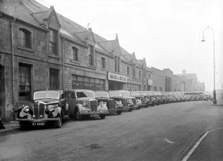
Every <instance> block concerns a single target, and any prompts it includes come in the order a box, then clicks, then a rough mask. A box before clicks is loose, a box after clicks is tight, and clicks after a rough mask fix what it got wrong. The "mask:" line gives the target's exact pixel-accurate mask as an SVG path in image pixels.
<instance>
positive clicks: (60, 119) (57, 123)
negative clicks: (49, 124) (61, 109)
mask: <svg viewBox="0 0 223 161" xmlns="http://www.w3.org/2000/svg"><path fill="white" fill-rule="evenodd" d="M58 118H59V120H58V121H56V124H55V127H56V128H60V127H61V126H62V116H61V115H59V116H58Z"/></svg>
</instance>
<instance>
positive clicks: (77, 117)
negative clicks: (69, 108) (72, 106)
mask: <svg viewBox="0 0 223 161" xmlns="http://www.w3.org/2000/svg"><path fill="white" fill-rule="evenodd" d="M75 117H76V119H77V120H82V119H83V116H82V115H81V113H80V111H79V109H78V108H77V109H76V112H75Z"/></svg>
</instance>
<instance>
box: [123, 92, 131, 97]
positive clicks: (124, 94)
mask: <svg viewBox="0 0 223 161" xmlns="http://www.w3.org/2000/svg"><path fill="white" fill-rule="evenodd" d="M122 96H123V97H131V95H130V92H122Z"/></svg>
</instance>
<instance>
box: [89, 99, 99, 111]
mask: <svg viewBox="0 0 223 161" xmlns="http://www.w3.org/2000/svg"><path fill="white" fill-rule="evenodd" d="M90 107H91V112H97V107H98V102H97V101H96V100H94V101H90Z"/></svg>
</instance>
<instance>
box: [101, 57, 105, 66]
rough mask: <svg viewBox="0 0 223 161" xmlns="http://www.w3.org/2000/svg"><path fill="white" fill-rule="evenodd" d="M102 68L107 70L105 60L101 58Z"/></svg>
mask: <svg viewBox="0 0 223 161" xmlns="http://www.w3.org/2000/svg"><path fill="white" fill-rule="evenodd" d="M101 68H103V69H105V58H104V57H102V58H101Z"/></svg>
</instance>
